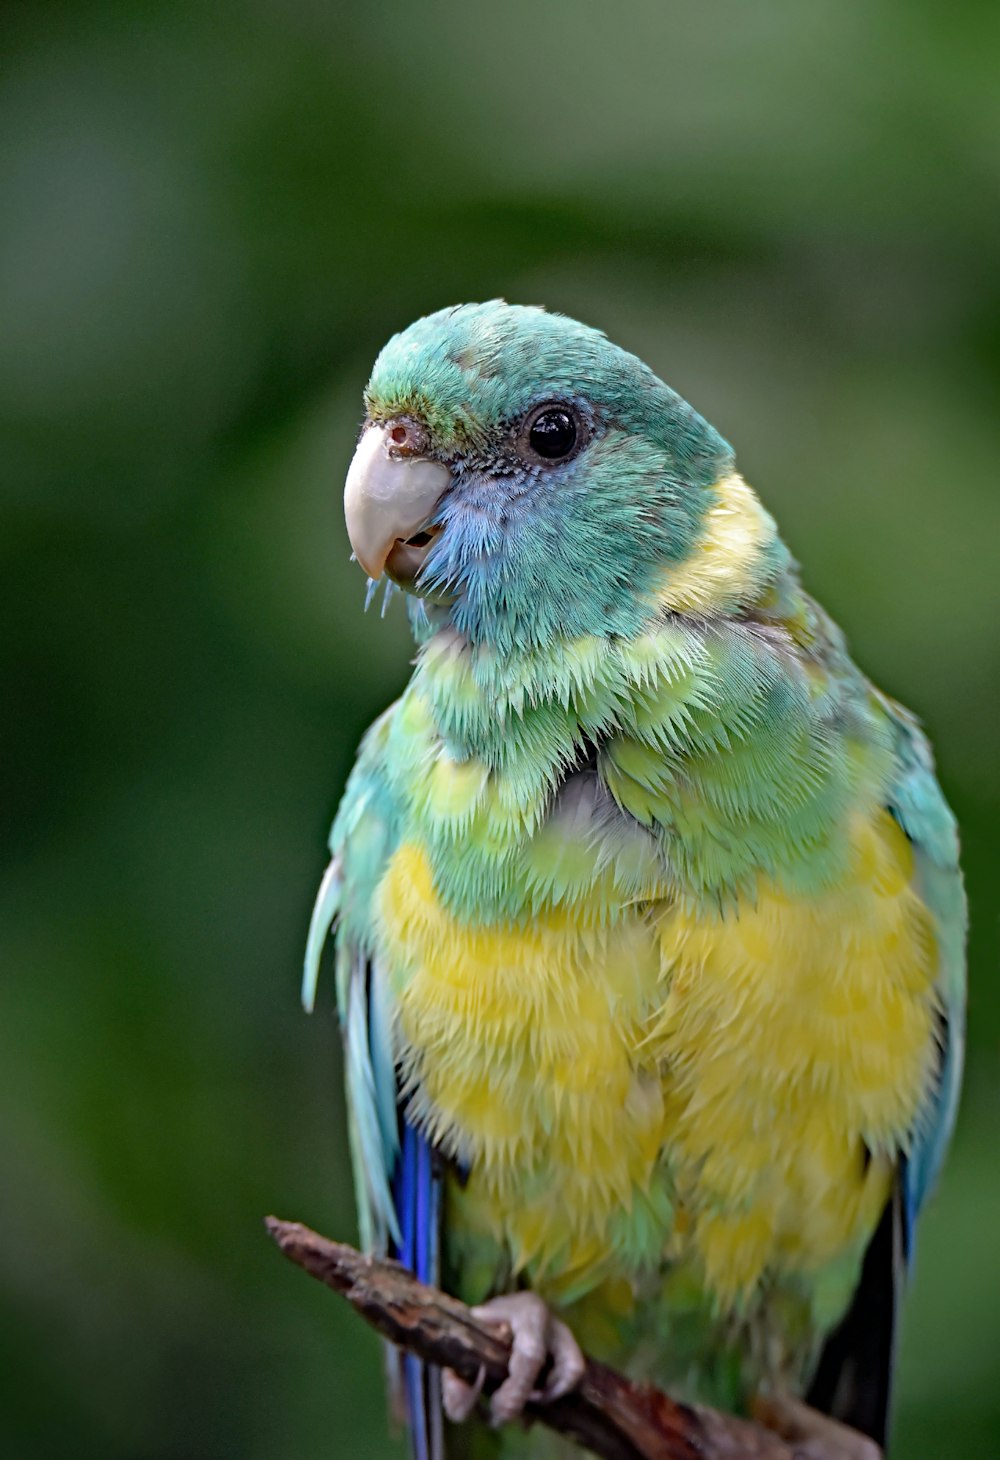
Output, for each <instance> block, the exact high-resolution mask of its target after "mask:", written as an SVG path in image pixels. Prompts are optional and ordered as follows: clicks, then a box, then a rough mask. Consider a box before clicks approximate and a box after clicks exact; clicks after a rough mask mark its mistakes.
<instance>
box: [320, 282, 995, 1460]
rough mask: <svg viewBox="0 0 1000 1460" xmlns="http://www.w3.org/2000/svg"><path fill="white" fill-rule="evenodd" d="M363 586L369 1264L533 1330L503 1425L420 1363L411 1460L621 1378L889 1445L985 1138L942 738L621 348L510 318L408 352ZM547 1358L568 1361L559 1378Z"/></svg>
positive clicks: (731, 474) (360, 969)
mask: <svg viewBox="0 0 1000 1460" xmlns="http://www.w3.org/2000/svg"><path fill="white" fill-rule="evenodd" d="M365 409H366V417H365V424H364V427H363V430H362V433H361V437H360V441H359V443H358V446H357V450H356V453H355V456H354V459H353V462H352V463H351V466H350V470H349V473H348V477H347V486H346V493H345V509H346V516H347V526H348V532H349V535H350V539H351V543H352V546H353V548H354V553H355V556H356V557H357V560H358V562H359V563H360V564H361V566H362V568H363V569H364V570H365V572H366V573H367V574H368V576H369V578H370V579H371V580H378V579H379V578H380V577H381V576H382V575H383V574H386V575H387V576H388V578H389V579H390V580H391V581H392V582H393V583H395V584H397V585H399V586H400V587H402V588H403V589H404V590H405V592H406V594H407V595H408V597H407V602H408V606H409V613H410V620H411V623H412V627H413V632H414V635H415V638H416V641H417V645H418V650H417V657H416V661H415V668H414V670H413V674H412V676H411V678H410V681H409V684H408V685H407V687H406V690H405V691H404V693H403V695H402V696H401V698H400V699H399V700H397V701H396V703H395V704H394V705H392V706H391V707H390V708H389V709H388V710H386V712H385V713H384V714H383V715H382V716H381V717H380V718H379V719H378V720H377V721H376V722H375V724H374V725H373V726H372V727H371V729H370V730H369V731H368V732H367V734H366V735H365V737H364V740H363V742H362V745H361V748H360V751H359V755H358V759H357V763H356V765H355V768H354V770H353V772H352V774H351V777H350V780H349V782H348V785H347V789H346V792H345V794H344V798H343V801H342V803H341V806H340V809H339V812H338V814H337V818H336V821H335V823H334V827H333V832H332V835H331V842H330V845H331V850H332V853H333V860H332V863H331V865H330V868H329V871H328V872H327V874H326V876H325V878H324V879H323V883H322V886H321V889H320V893H319V897H318V901H317V905H316V911H315V914H314V917H313V923H312V927H311V931H310V938H309V946H308V952H307V959H306V975H305V1001H306V1004H307V1006H309V1007H311V1006H312V1003H313V998H314V993H315V987H316V980H317V974H318V968H319V964H320V959H321V954H322V951H323V947H324V944H325V941H326V938H327V936H328V934H329V933H330V931H331V930H333V935H334V939H335V946H336V974H337V999H338V1005H339V1012H340V1019H341V1024H342V1030H343V1036H344V1043H345V1061H346V1077H347V1089H348V1096H349V1107H350V1121H351V1144H352V1150H353V1157H354V1167H355V1178H356V1183H357V1192H358V1201H359V1208H360V1225H361V1236H362V1240H363V1243H364V1244H365V1246H366V1247H367V1248H368V1249H369V1250H371V1251H374V1252H378V1253H386V1252H388V1253H391V1254H394V1255H397V1256H398V1257H399V1258H400V1259H401V1260H402V1261H403V1262H404V1263H406V1264H407V1265H408V1266H410V1267H412V1268H413V1270H414V1271H415V1272H416V1273H417V1274H418V1275H419V1276H420V1277H421V1278H424V1279H426V1280H428V1281H433V1282H438V1283H440V1284H442V1285H443V1286H444V1287H446V1288H447V1289H448V1290H450V1291H451V1292H453V1293H455V1294H457V1295H458V1296H460V1297H461V1298H463V1299H465V1300H466V1301H468V1302H471V1303H473V1304H477V1305H480V1307H479V1309H478V1311H480V1312H481V1313H482V1315H483V1317H484V1319H485V1321H487V1322H491V1321H492V1322H498V1321H500V1320H506V1321H508V1322H509V1323H510V1325H511V1327H512V1329H513V1332H514V1353H513V1356H512V1359H511V1365H510V1375H509V1377H508V1379H507V1381H506V1382H505V1384H504V1385H503V1386H502V1387H501V1388H500V1389H499V1390H498V1391H497V1393H496V1394H495V1395H494V1396H493V1399H492V1417H493V1420H494V1422H495V1426H494V1428H492V1429H491V1428H488V1427H487V1426H481V1427H479V1429H478V1430H477V1431H473V1432H472V1437H471V1439H470V1438H462V1436H463V1431H462V1430H459V1429H456V1428H454V1427H453V1426H452V1425H450V1424H449V1425H447V1426H446V1425H445V1423H444V1418H443V1416H442V1410H444V1412H445V1413H446V1414H447V1416H448V1417H449V1418H451V1419H456V1420H460V1419H461V1418H463V1417H464V1416H465V1415H466V1414H467V1413H468V1412H469V1411H470V1410H471V1409H472V1408H473V1407H474V1406H475V1403H476V1395H475V1393H474V1392H473V1391H472V1390H471V1389H470V1388H469V1387H468V1386H466V1385H464V1384H462V1383H461V1381H460V1380H458V1378H457V1376H455V1375H448V1374H446V1375H444V1376H443V1384H442V1376H440V1375H438V1374H436V1373H433V1372H425V1371H424V1370H423V1369H422V1368H421V1366H420V1365H419V1363H417V1362H416V1361H414V1360H406V1361H401V1362H400V1363H399V1365H398V1371H397V1375H396V1380H397V1387H398V1391H399V1397H400V1402H401V1404H402V1406H403V1408H404V1411H405V1413H406V1415H407V1418H408V1422H409V1428H410V1443H411V1448H412V1453H413V1455H414V1456H415V1457H416V1460H438V1457H440V1456H442V1455H444V1454H446V1453H449V1447H452V1448H453V1447H454V1445H455V1443H457V1441H458V1440H459V1439H461V1444H462V1446H464V1447H465V1448H464V1449H463V1453H468V1446H469V1445H470V1444H471V1446H472V1450H473V1452H474V1453H477V1454H478V1453H482V1454H502V1455H504V1456H507V1455H510V1456H514V1455H523V1456H529V1455H530V1456H542V1455H549V1454H555V1453H562V1451H559V1450H558V1443H559V1442H558V1441H556V1440H554V1439H553V1437H552V1436H551V1435H549V1434H547V1433H545V1432H542V1431H540V1430H538V1429H537V1428H536V1430H534V1431H526V1430H524V1429H523V1428H522V1427H521V1426H519V1425H516V1424H508V1425H506V1426H502V1427H500V1428H497V1427H496V1423H497V1422H500V1421H503V1420H509V1419H513V1418H515V1417H516V1416H517V1414H518V1413H519V1411H520V1409H521V1407H522V1406H523V1404H524V1402H525V1399H526V1397H527V1396H528V1395H529V1394H533V1395H534V1396H535V1397H537V1392H538V1391H537V1389H536V1383H537V1381H538V1379H539V1375H540V1374H543V1373H544V1375H545V1376H547V1378H546V1380H545V1383H544V1387H543V1389H542V1391H541V1392H542V1395H543V1397H552V1396H553V1395H556V1394H559V1393H562V1392H565V1391H566V1390H567V1389H568V1388H570V1387H571V1386H572V1385H573V1384H574V1383H575V1382H576V1381H577V1379H578V1377H579V1373H580V1366H581V1360H580V1351H579V1348H578V1347H577V1344H578V1343H579V1345H580V1346H582V1348H584V1349H586V1350H587V1351H589V1352H590V1353H592V1354H593V1355H594V1356H596V1357H598V1358H601V1359H604V1360H605V1361H607V1362H609V1363H611V1364H614V1365H616V1366H618V1367H620V1368H623V1369H625V1370H626V1371H627V1372H629V1373H630V1374H632V1375H635V1376H638V1377H642V1378H649V1379H651V1380H654V1381H655V1382H656V1383H658V1384H660V1385H662V1386H664V1387H667V1388H669V1389H670V1390H671V1391H672V1392H673V1393H675V1394H677V1395H680V1396H687V1397H690V1398H693V1399H700V1400H704V1401H707V1402H708V1403H711V1404H714V1405H717V1406H719V1407H722V1408H728V1409H733V1410H737V1411H739V1410H745V1409H746V1407H747V1405H748V1404H749V1403H750V1402H751V1400H752V1399H753V1397H754V1396H755V1395H757V1394H760V1393H780V1394H785V1395H790V1396H799V1397H803V1398H808V1399H809V1401H810V1402H811V1403H812V1404H813V1405H815V1406H816V1407H818V1408H819V1409H821V1410H824V1411H826V1412H827V1413H830V1414H832V1415H834V1416H836V1417H838V1418H840V1419H842V1420H844V1421H845V1422H846V1423H848V1424H850V1425H853V1426H855V1427H857V1428H858V1429H860V1430H861V1431H863V1432H865V1433H866V1434H868V1435H870V1436H872V1437H873V1438H874V1439H876V1440H878V1441H882V1440H883V1439H884V1435H885V1427H886V1412H887V1407H888V1401H889V1386H890V1371H891V1366H892V1356H893V1329H894V1326H895V1320H896V1311H897V1304H898V1299H899V1290H900V1285H901V1282H902V1280H903V1277H904V1274H905V1271H906V1267H907V1263H908V1261H909V1259H910V1258H911V1256H912V1251H913V1236H914V1227H915V1223H916V1220H917V1217H918V1214H919V1212H920V1209H921V1206H922V1204H923V1201H924V1198H925V1196H926V1195H927V1192H928V1190H929V1188H930V1186H931V1185H932V1183H933V1181H934V1179H935V1176H936V1173H937V1171H938V1168H939V1166H940V1164H941V1160H942V1157H943V1154H944V1151H945V1147H946V1146H947V1143H948V1139H949V1136H950V1133H951V1128H952V1124H953V1121H954V1116H955V1108H956V1103H957V1097H958V1090H959V1083H960V1077H961V1066H962V1043H963V1025H964V941H965V921H966V914H965V902H964V896H963V890H962V881H961V874H960V872H959V866H958V839H957V833H956V828H955V822H954V819H953V817H952V814H951V812H950V811H949V809H948V806H947V804H946V802H945V800H944V797H943V796H942V793H941V791H940V789H939V787H938V783H937V781H936V779H935V775H934V767H933V762H932V758H931V752H930V749H929V747H928V744H927V741H926V740H925V738H924V736H923V734H922V733H921V731H920V728H919V726H918V724H917V722H916V721H915V720H914V718H913V717H912V716H911V715H910V714H909V712H908V711H907V710H905V709H903V708H902V706H900V705H898V704H897V703H895V701H893V700H891V699H889V698H888V697H887V696H886V695H884V694H883V693H882V692H881V691H880V690H878V689H876V688H875V687H874V686H873V685H872V684H871V683H870V682H869V680H867V679H866V678H865V676H864V675H863V674H862V673H861V672H860V670H858V669H857V668H856V667H855V665H854V663H853V661H852V660H851V658H850V657H849V655H848V652H847V648H846V646H845V642H844V639H843V637H842V635H841V633H840V632H839V630H838V629H837V628H836V626H835V625H834V624H833V623H832V622H831V620H830V619H829V618H828V617H827V616H826V614H825V613H824V611H823V610H822V609H821V608H820V607H819V605H818V604H817V603H816V602H815V601H814V600H813V599H812V598H810V597H809V595H808V594H807V593H806V592H805V591H804V590H803V588H802V586H801V584H800V581H799V573H798V569H797V567H796V564H795V563H794V561H793V560H792V558H791V556H790V555H789V553H788V550H787V549H786V548H785V546H784V544H783V543H782V541H781V539H780V537H779V536H778V532H777V528H776V526H775V523H774V521H773V520H772V518H771V517H770V516H769V514H768V513H767V511H766V510H765V509H764V508H763V507H762V506H761V504H760V502H759V500H758V498H757V497H756V495H755V494H754V492H753V491H752V489H751V488H750V487H749V486H748V485H747V483H746V482H745V481H744V480H743V478H742V477H741V476H740V474H739V473H738V472H737V470H736V468H735V464H734V457H733V452H732V450H731V448H730V447H729V445H728V444H727V443H726V442H725V441H724V440H723V439H722V437H721V436H719V435H718V433H717V432H716V431H715V430H713V428H712V427H711V426H710V425H709V424H708V423H707V422H706V421H705V420H703V419H702V417H701V416H700V415H698V414H697V412H696V411H694V410H693V409H692V408H691V407H690V406H689V405H688V404H687V403H686V402H685V401H684V400H682V399H681V398H680V397H679V396H678V395H676V394H675V393H674V391H672V390H670V389H669V388H668V387H667V386H666V385H664V384H663V382H662V381H661V380H659V379H658V378H657V377H656V376H655V375H654V374H653V373H652V371H651V370H650V369H648V367H647V366H646V365H644V364H643V363H642V362H641V361H640V360H638V359H636V357H635V356H633V355H630V354H628V353H626V352H625V351H624V350H622V349H619V348H617V347H616V346H615V345H613V344H611V343H610V342H609V341H608V340H607V339H606V337H605V336H604V335H603V334H601V333H600V332H598V331H597V330H594V329H590V328H587V327H586V326H584V325H582V324H578V323H576V322H575V321H573V320H571V319H568V318H565V317H563V316H561V315H558V314H552V313H547V312H545V311H544V310H542V309H537V308H527V307H520V306H515V305H508V304H506V303H504V302H502V301H496V300H495V301H493V302H491V303H487V304H476V305H462V306H460V307H457V308H453V309H446V310H442V311H440V312H439V313H436V314H432V315H430V316H428V317H427V318H425V319H421V320H418V321H417V322H416V323H415V324H413V325H411V326H410V327H409V329H406V330H404V331H403V332H402V333H401V334H398V335H396V336H395V337H394V338H393V339H391V340H390V341H389V343H388V344H387V345H386V346H385V348H384V349H383V351H382V353H381V354H380V355H379V357H378V359H377V361H376V363H375V368H374V371H373V373H372V377H371V380H370V382H369V384H368V388H367V391H366V393H365ZM543 1364H547V1365H548V1367H546V1368H545V1369H544V1371H543Z"/></svg>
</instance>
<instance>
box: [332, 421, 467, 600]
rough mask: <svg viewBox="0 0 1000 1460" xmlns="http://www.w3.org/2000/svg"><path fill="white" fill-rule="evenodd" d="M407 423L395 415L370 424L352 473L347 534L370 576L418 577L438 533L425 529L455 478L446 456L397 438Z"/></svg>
mask: <svg viewBox="0 0 1000 1460" xmlns="http://www.w3.org/2000/svg"><path fill="white" fill-rule="evenodd" d="M404 429H409V427H401V426H400V425H396V424H394V423H393V422H392V421H389V422H388V423H386V424H384V425H382V424H374V425H371V426H366V427H365V430H364V432H363V434H362V436H361V440H360V441H359V442H358V449H357V450H356V451H355V453H354V460H353V461H352V462H351V465H350V468H349V470H348V473H347V482H346V484H345V486H344V516H345V518H346V519H347V535H348V537H349V538H350V539H351V547H352V548H353V549H354V556H355V557H356V558H357V560H358V562H359V563H360V564H361V566H362V567H363V568H364V570H365V572H366V573H367V574H368V576H369V578H379V577H381V575H382V573H383V572H388V573H389V575H390V577H393V578H396V579H401V580H403V581H404V582H405V581H407V580H410V579H412V578H413V577H415V575H416V572H417V569H418V568H419V567H420V565H421V563H422V562H423V559H424V557H425V556H426V552H427V549H428V547H429V546H430V542H431V538H432V536H433V530H428V531H427V532H424V531H422V529H423V528H424V525H425V524H426V522H427V519H428V517H430V515H431V513H432V512H433V511H434V508H435V507H436V506H437V504H438V502H439V501H440V500H441V497H442V496H443V494H444V492H445V489H446V488H447V486H448V484H449V482H450V481H451V472H450V471H449V470H448V468H447V467H446V466H444V465H443V464H442V463H441V462H439V461H431V460H430V459H429V458H428V457H426V456H421V455H418V454H415V453H414V452H413V449H412V445H408V444H406V443H405V442H404V445H403V446H402V447H400V446H398V445H397V444H396V442H397V441H399V440H401V439H403V438H402V436H401V432H402V431H403V430H404ZM411 438H412V433H411ZM414 538H415V539H417V541H415V542H414V541H412V540H411V539H414Z"/></svg>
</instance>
